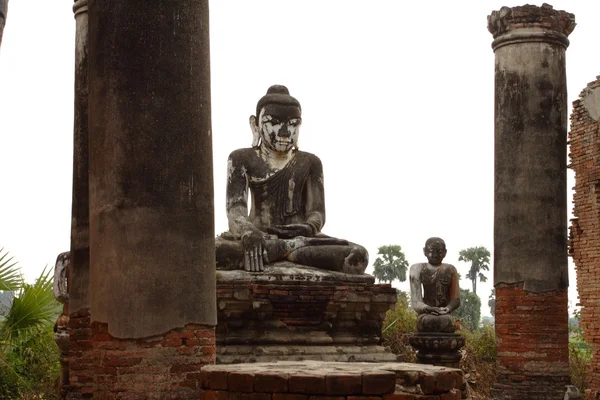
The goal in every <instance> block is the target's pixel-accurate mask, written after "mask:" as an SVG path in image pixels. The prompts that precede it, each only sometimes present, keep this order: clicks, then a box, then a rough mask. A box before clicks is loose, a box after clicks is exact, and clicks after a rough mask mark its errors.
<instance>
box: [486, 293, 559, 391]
mask: <svg viewBox="0 0 600 400" xmlns="http://www.w3.org/2000/svg"><path fill="white" fill-rule="evenodd" d="M522 286H523V285H522V283H516V284H510V285H509V284H499V285H497V286H496V323H495V325H496V338H497V349H498V370H497V377H496V384H495V385H494V399H497V400H500V399H518V398H525V397H522V396H523V394H524V393H526V394H527V397H526V398H527V399H528V400H534V399H539V400H550V399H562V398H563V396H564V393H565V389H566V388H565V385H569V384H570V377H569V336H568V318H569V315H568V312H567V307H568V299H567V290H557V291H550V292H540V293H538V292H528V291H525V290H523V288H522Z"/></svg>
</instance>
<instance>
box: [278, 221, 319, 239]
mask: <svg viewBox="0 0 600 400" xmlns="http://www.w3.org/2000/svg"><path fill="white" fill-rule="evenodd" d="M267 232H269V233H272V234H274V235H277V237H279V238H280V239H292V238H295V237H298V236H306V237H310V236H313V230H312V227H311V226H310V225H308V224H289V225H276V226H272V227H268V228H267Z"/></svg>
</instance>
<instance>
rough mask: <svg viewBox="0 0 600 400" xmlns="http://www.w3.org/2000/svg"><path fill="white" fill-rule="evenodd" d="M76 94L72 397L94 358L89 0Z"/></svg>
mask: <svg viewBox="0 0 600 400" xmlns="http://www.w3.org/2000/svg"><path fill="white" fill-rule="evenodd" d="M73 12H74V13H75V95H74V103H75V104H74V112H73V121H74V122H73V193H72V208H71V249H70V255H69V257H70V262H69V269H68V291H69V301H68V303H67V304H65V309H66V310H67V312H66V314H67V315H69V322H68V332H69V337H70V339H69V360H72V361H73V364H74V365H75V366H76V368H74V369H71V368H69V374H68V377H67V379H68V385H69V386H68V391H69V393H70V396H71V398H77V396H86V395H89V394H90V393H91V391H92V376H93V371H92V367H93V366H94V360H93V359H92V354H91V352H90V351H89V350H90V346H89V343H90V340H91V330H90V319H89V316H90V315H89V311H90V299H89V269H90V247H89V246H90V245H89V193H88V192H89V189H88V186H89V185H88V45H87V43H88V1H87V0H75V2H74V4H73Z"/></svg>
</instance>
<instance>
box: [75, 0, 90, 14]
mask: <svg viewBox="0 0 600 400" xmlns="http://www.w3.org/2000/svg"><path fill="white" fill-rule="evenodd" d="M87 10H88V0H75V4H73V13H74V14H75V16H77V14H80V13H86V12H87Z"/></svg>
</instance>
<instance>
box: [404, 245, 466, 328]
mask: <svg viewBox="0 0 600 400" xmlns="http://www.w3.org/2000/svg"><path fill="white" fill-rule="evenodd" d="M423 253H425V257H427V261H428V262H426V263H420V264H414V265H412V266H411V267H410V271H409V276H410V299H411V305H412V307H413V309H414V310H415V311H416V312H417V314H418V317H417V330H418V331H419V332H439V333H454V331H455V330H456V327H455V324H454V321H453V319H452V317H451V316H450V313H452V311H454V310H456V309H457V308H458V306H460V288H459V286H458V281H459V276H458V272H457V271H456V268H455V267H454V266H453V265H450V264H444V263H442V260H443V259H444V257H445V256H446V243H445V242H444V241H443V240H442V239H440V238H437V237H432V238H429V239H427V241H426V242H425V248H423Z"/></svg>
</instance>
